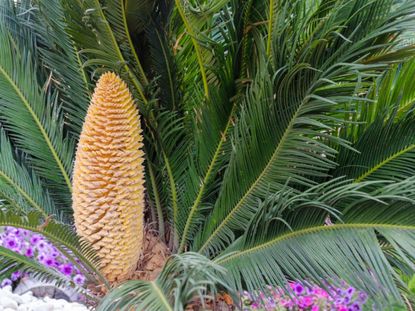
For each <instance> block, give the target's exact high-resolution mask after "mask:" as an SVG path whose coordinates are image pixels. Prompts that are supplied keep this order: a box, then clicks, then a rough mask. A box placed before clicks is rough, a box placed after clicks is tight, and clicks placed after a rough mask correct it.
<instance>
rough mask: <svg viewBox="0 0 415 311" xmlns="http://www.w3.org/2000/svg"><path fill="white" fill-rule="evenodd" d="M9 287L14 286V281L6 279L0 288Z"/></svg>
mask: <svg viewBox="0 0 415 311" xmlns="http://www.w3.org/2000/svg"><path fill="white" fill-rule="evenodd" d="M9 285H12V280H10V279H4V280H3V281H2V282H1V284H0V287H6V286H9Z"/></svg>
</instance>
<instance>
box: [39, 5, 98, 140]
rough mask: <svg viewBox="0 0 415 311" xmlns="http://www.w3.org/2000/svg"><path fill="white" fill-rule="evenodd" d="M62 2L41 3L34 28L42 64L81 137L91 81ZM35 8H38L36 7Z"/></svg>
mask: <svg viewBox="0 0 415 311" xmlns="http://www.w3.org/2000/svg"><path fill="white" fill-rule="evenodd" d="M62 2H63V1H62V0H52V1H49V0H38V1H37V2H36V4H37V7H38V10H39V12H37V14H36V17H37V19H36V20H35V23H34V25H31V26H32V27H33V28H34V32H35V33H36V36H37V40H38V41H39V43H38V45H39V46H38V50H39V51H40V54H41V59H42V63H43V64H44V66H45V67H46V68H47V69H48V70H50V72H51V74H52V83H54V86H55V87H56V88H57V89H59V91H60V94H61V97H62V102H63V103H62V108H63V110H64V111H65V119H66V120H67V125H68V126H69V127H70V128H71V130H72V131H73V132H74V133H75V135H76V136H78V135H79V134H80V132H81V128H82V124H83V121H84V119H85V115H86V111H87V109H88V105H89V97H90V81H89V77H88V73H87V72H86V71H85V69H84V68H83V60H82V59H81V55H80V53H79V47H77V46H76V45H75V42H74V41H73V39H72V37H71V36H70V35H69V33H68V31H67V28H68V24H67V21H66V16H65V10H64V7H63V5H62ZM35 8H36V6H35Z"/></svg>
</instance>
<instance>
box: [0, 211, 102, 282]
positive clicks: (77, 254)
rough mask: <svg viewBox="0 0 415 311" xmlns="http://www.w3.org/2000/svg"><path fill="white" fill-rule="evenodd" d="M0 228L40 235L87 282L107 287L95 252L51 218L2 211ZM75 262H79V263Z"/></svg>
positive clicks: (35, 214) (34, 213)
mask: <svg viewBox="0 0 415 311" xmlns="http://www.w3.org/2000/svg"><path fill="white" fill-rule="evenodd" d="M0 226H12V227H16V228H22V229H26V230H30V231H32V232H36V233H40V234H42V235H43V236H44V237H46V238H47V239H48V240H49V241H51V242H52V243H53V245H54V246H55V247H56V248H57V249H58V250H59V251H60V252H61V253H62V254H63V255H65V256H66V257H67V258H68V259H69V260H71V262H72V263H73V264H74V265H75V266H77V267H78V268H79V269H80V271H82V272H83V273H84V274H85V276H86V277H87V278H88V279H89V280H91V281H93V282H95V283H102V284H104V285H107V286H108V282H107V281H106V280H105V278H104V277H103V276H102V275H101V273H100V272H99V270H98V269H99V259H98V258H97V256H96V254H95V251H94V250H93V249H92V248H91V246H90V245H89V244H88V243H86V242H85V241H81V240H80V239H79V237H78V236H77V235H76V234H75V233H74V231H73V230H72V228H71V227H70V226H68V225H64V224H62V223H60V222H57V221H55V220H53V218H51V217H48V218H44V217H42V215H41V214H40V213H38V212H29V213H27V214H26V215H20V214H16V213H15V212H4V211H0ZM77 260H80V263H78V261H77Z"/></svg>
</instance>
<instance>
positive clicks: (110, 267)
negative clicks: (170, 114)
mask: <svg viewBox="0 0 415 311" xmlns="http://www.w3.org/2000/svg"><path fill="white" fill-rule="evenodd" d="M142 140H143V138H142V135H141V128H140V121H139V116H138V111H137V108H136V107H135V105H134V103H133V99H132V97H131V94H130V92H129V90H128V88H127V86H126V84H125V83H124V82H123V81H122V80H121V79H120V78H119V77H118V76H117V75H115V74H114V73H106V74H104V75H102V76H101V78H100V79H99V81H98V83H97V86H96V88H95V92H94V94H93V96H92V101H91V105H90V106H89V109H88V114H87V116H86V119H85V123H84V125H83V128H82V133H81V136H80V140H79V144H78V148H77V152H76V161H75V169H74V176H73V210H74V218H75V226H76V230H77V232H78V234H79V235H80V236H82V237H83V238H84V239H86V240H87V241H89V242H90V243H91V244H92V246H93V247H94V248H95V250H96V251H97V254H98V256H99V257H100V259H101V268H100V269H101V271H102V273H103V274H104V275H105V276H106V277H107V279H108V280H109V281H110V282H120V281H123V280H126V279H128V278H129V277H130V275H131V274H132V273H133V272H134V270H135V268H136V266H137V262H138V259H139V256H140V253H141V249H142V244H143V218H144V216H143V211H144V167H143V159H144V153H143V151H142V146H143V143H142Z"/></svg>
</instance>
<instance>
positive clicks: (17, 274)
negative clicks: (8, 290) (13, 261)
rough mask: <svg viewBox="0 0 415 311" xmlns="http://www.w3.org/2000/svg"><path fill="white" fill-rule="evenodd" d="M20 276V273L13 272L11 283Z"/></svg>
mask: <svg viewBox="0 0 415 311" xmlns="http://www.w3.org/2000/svg"><path fill="white" fill-rule="evenodd" d="M21 276H22V273H21V272H20V271H15V272H13V273H12V276H11V279H12V281H17V280H18V279H19V278H20V277H21Z"/></svg>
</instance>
